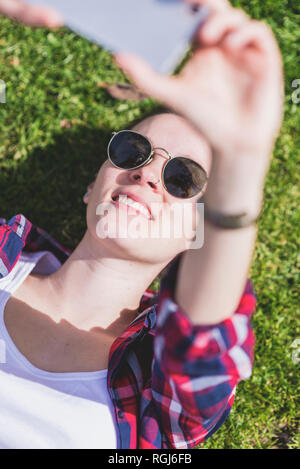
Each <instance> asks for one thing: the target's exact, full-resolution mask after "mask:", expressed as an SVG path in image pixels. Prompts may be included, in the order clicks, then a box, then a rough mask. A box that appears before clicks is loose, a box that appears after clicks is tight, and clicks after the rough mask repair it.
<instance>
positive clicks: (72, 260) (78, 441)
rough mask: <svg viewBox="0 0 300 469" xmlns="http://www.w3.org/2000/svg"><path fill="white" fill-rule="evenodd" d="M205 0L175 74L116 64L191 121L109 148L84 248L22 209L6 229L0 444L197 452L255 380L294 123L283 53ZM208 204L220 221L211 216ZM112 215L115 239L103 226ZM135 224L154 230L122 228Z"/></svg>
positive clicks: (241, 18) (227, 9) (260, 28)
mask: <svg viewBox="0 0 300 469" xmlns="http://www.w3.org/2000/svg"><path fill="white" fill-rule="evenodd" d="M196 3H197V2H196ZM199 3H200V2H199ZM201 3H207V4H208V5H209V6H210V7H211V9H212V10H211V16H210V17H209V18H208V19H207V22H206V23H205V25H204V27H203V28H202V29H201V31H199V32H198V36H199V37H200V36H201V46H200V47H198V46H196V49H195V52H194V54H193V55H192V56H191V58H190V60H189V62H188V63H187V64H186V65H185V66H184V68H183V70H182V72H181V73H180V74H179V75H178V76H177V77H176V78H174V77H167V76H160V75H157V74H156V73H155V72H154V71H153V70H151V68H149V67H148V66H147V65H146V64H144V63H143V62H142V61H140V60H139V59H137V58H133V57H128V56H120V57H118V61H119V63H120V64H121V65H122V67H123V68H124V69H125V70H126V71H127V73H128V74H129V75H130V76H131V77H132V78H133V79H134V80H135V82H136V83H137V85H138V86H139V87H140V88H141V89H142V91H143V92H144V93H148V94H152V95H153V96H154V97H155V98H158V99H160V100H162V102H163V103H165V104H166V105H167V106H169V107H170V108H171V109H174V110H175V112H176V113H160V114H157V115H155V116H151V117H148V118H146V119H143V120H142V121H141V122H139V123H138V124H136V125H135V126H134V127H133V128H132V129H130V131H129V132H128V130H127V129H124V130H123V131H121V132H119V133H118V134H116V135H115V136H114V137H113V138H112V139H111V140H110V141H108V142H107V145H108V158H107V159H106V160H105V162H104V163H103V164H102V166H101V167H100V168H99V171H98V173H97V176H96V180H95V181H94V183H92V184H91V186H90V187H89V190H88V192H87V194H86V196H85V197H84V201H85V203H86V204H87V207H86V222H87V223H86V230H85V233H84V235H83V237H82V239H81V241H80V242H79V244H78V245H77V246H76V248H75V250H74V251H73V252H68V251H67V250H66V249H65V248H63V246H61V245H60V244H59V243H57V242H56V241H55V240H54V239H53V238H51V237H50V236H49V235H48V234H47V233H45V232H44V231H43V230H41V229H39V228H37V227H36V226H34V225H33V224H32V223H31V222H30V221H29V220H28V219H27V218H26V217H25V216H24V215H22V214H19V215H16V216H15V217H13V218H11V219H10V220H9V221H5V220H2V221H1V223H0V225H1V226H0V313H1V314H0V340H3V341H5V344H6V347H7V356H6V362H5V363H1V364H0V383H1V385H0V415H4V416H5V432H4V431H3V430H2V431H1V429H0V447H3V448H105V447H106V448H114V449H116V448H123V449H136V448H142V449H156V448H164V449H172V448H173V449H185V448H192V447H194V446H196V445H198V444H199V443H201V442H203V441H205V440H206V439H207V438H209V437H210V436H211V435H212V434H214V433H215V431H216V430H217V429H218V428H219V427H220V426H221V425H222V424H223V422H224V421H225V420H226V418H227V417H228V415H229V413H230V410H231V408H232V405H233V401H234V397H235V392H236V387H237V384H238V383H239V382H240V381H241V380H243V379H245V378H248V377H249V376H250V375H251V370H252V362H253V347H254V335H253V331H252V327H251V317H252V314H253V312H254V310H255V305H256V298H255V295H254V291H253V287H252V283H251V281H250V280H249V279H248V270H249V266H250V262H251V257H252V252H253V248H254V242H255V238H256V232H257V228H256V225H255V220H256V218H257V215H258V213H259V212H260V209H261V202H262V194H263V185H264V178H265V175H266V172H267V169H268V165H269V160H270V150H271V148H272V146H273V143H274V140H275V137H276V135H277V132H278V129H279V125H280V121H281V115H282V110H281V109H282V103H281V86H282V81H281V79H282V74H281V65H280V57H279V54H278V50H277V46H276V43H275V41H274V38H273V36H272V34H271V32H270V31H269V30H268V29H267V28H266V27H265V26H264V25H261V24H259V23H257V22H253V21H251V20H250V19H249V18H248V17H247V16H246V15H244V14H241V13H239V12H237V11H236V10H235V9H233V8H231V6H230V5H229V4H228V3H227V2H226V1H223V0H216V1H214V2H211V1H207V2H205V1H204V0H203V2H201ZM0 6H1V3H0ZM212 25H213V29H214V37H213V38H212V36H211V35H209V34H208V31H209V30H210V28H211V26H212ZM266 65H267V66H266ZM216 82H217V83H218V84H220V83H222V86H218V87H215V84H216ZM262 96H263V97H264V101H262ZM266 103H267V104H268V106H267V108H266ZM225 115H226V119H224V116H225ZM249 174H251V175H252V177H251V178H249ZM200 197H202V198H203V197H204V200H205V206H207V207H208V211H209V213H212V212H213V213H217V214H218V216H217V217H215V218H214V220H212V219H211V218H210V219H209V220H208V219H206V220H205V221H203V220H201V219H199V217H198V211H197V205H198V201H199V198H200ZM175 207H176V209H177V211H176V212H174V216H173V217H170V216H169V213H170V212H172V209H174V208H175ZM102 209H103V211H102V212H101V213H100V212H99V210H102ZM183 213H184V215H185V217H183ZM149 215H151V216H150V217H149ZM245 216H246V218H245ZM241 217H242V220H243V223H242V226H243V228H240V226H241V225H238V224H237V223H236V219H237V218H238V219H240V218H241ZM224 219H225V220H227V223H226V228H225V227H224V225H222V224H221V223H220V220H224ZM245 220H246V221H245ZM100 222H101V223H103V225H102V227H104V228H105V226H106V227H107V228H108V229H109V230H110V229H111V228H112V227H114V228H116V229H115V231H114V235H113V236H112V235H111V233H110V232H109V235H108V236H100V234H101V230H100V231H99V224H100ZM201 222H202V224H204V233H205V242H204V245H203V247H202V248H201V249H193V248H192V247H191V246H192V243H191V240H192V239H193V235H194V233H195V228H196V227H197V226H198V225H199V224H201ZM104 225H105V226H104ZM133 225H134V226H135V227H137V226H139V227H140V228H141V229H142V233H143V235H145V236H135V237H132V236H130V235H128V231H127V234H126V236H122V233H123V232H124V231H125V232H126V230H128V227H129V226H133ZM149 227H150V229H149V230H148V228H149ZM180 228H184V229H181V230H180ZM137 231H138V230H136V232H137ZM165 233H167V236H164V234H165ZM175 233H176V234H178V233H180V234H179V236H178V235H177V236H175ZM166 267H167V271H166V272H165V275H164V277H163V280H162V283H161V287H160V290H159V292H158V293H157V294H155V292H153V291H152V290H150V289H149V285H150V284H151V282H152V281H153V280H154V279H155V278H156V277H157V276H158V275H159V274H160V273H161V272H163V271H164V269H166ZM24 428H26V431H24Z"/></svg>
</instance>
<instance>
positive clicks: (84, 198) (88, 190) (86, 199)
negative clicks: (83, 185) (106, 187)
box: [83, 181, 95, 204]
mask: <svg viewBox="0 0 300 469" xmlns="http://www.w3.org/2000/svg"><path fill="white" fill-rule="evenodd" d="M94 185H95V181H94V182H92V183H91V184H90V185H89V186H88V187H87V190H86V193H85V194H84V196H83V202H84V203H85V204H88V203H89V197H90V194H91V192H92V190H93V187H94Z"/></svg>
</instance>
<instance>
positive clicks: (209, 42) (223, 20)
mask: <svg viewBox="0 0 300 469" xmlns="http://www.w3.org/2000/svg"><path fill="white" fill-rule="evenodd" d="M247 21H249V18H248V16H247V15H246V13H244V12H243V11H241V10H236V9H233V8H232V9H228V10H226V11H223V12H220V11H217V12H215V13H213V14H212V15H211V16H210V17H209V18H208V19H207V20H206V22H205V23H204V25H203V26H202V27H200V28H199V30H198V32H197V33H196V38H197V39H200V41H201V43H202V44H203V45H204V46H213V45H216V44H218V43H219V42H220V41H221V40H222V39H223V37H224V36H225V35H226V34H228V33H229V32H231V31H233V30H235V29H236V28H239V27H241V26H242V25H244V24H245V23H246V22H247Z"/></svg>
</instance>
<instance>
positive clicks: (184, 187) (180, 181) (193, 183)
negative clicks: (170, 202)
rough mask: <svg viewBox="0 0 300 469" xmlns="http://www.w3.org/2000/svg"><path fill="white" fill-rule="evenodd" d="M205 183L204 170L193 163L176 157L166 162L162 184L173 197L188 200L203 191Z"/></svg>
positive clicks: (187, 159)
mask: <svg viewBox="0 0 300 469" xmlns="http://www.w3.org/2000/svg"><path fill="white" fill-rule="evenodd" d="M206 181H207V175H206V172H205V170H204V169H203V168H202V167H201V166H200V165H199V164H198V163H196V162H195V161H193V160H191V159H189V158H184V157H181V156H179V157H176V158H172V159H171V160H169V161H168V163H167V164H166V166H165V170H164V184H165V187H166V189H167V191H168V192H169V193H170V194H171V195H173V196H174V197H178V198H181V199H189V198H190V197H194V196H195V195H197V194H198V193H199V192H201V190H202V189H203V187H204V185H205V183H206Z"/></svg>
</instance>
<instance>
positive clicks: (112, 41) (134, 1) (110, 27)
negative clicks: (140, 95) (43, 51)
mask: <svg viewBox="0 0 300 469" xmlns="http://www.w3.org/2000/svg"><path fill="white" fill-rule="evenodd" d="M27 3H31V4H38V5H47V6H52V7H54V8H55V9H56V10H57V11H59V12H60V13H61V14H62V16H63V18H64V21H65V25H66V26H68V27H69V28H71V29H72V30H74V31H75V32H77V33H79V34H81V35H82V36H84V37H86V38H88V39H90V40H91V41H93V42H95V43H97V44H99V45H101V46H103V47H105V48H107V49H109V50H110V51H112V52H113V53H116V52H131V53H134V54H136V55H138V56H140V57H141V58H143V59H144V60H146V61H147V62H148V63H149V64H150V65H152V67H153V68H154V69H155V70H156V71H158V72H161V73H171V72H172V71H173V70H174V69H175V67H176V66H177V64H178V63H179V62H180V60H181V59H182V58H183V56H184V54H185V53H186V51H187V49H188V47H189V42H190V39H191V38H192V36H193V35H194V33H195V31H196V29H197V28H198V27H199V26H200V25H201V23H202V22H203V21H205V19H206V17H207V15H208V10H207V8H205V7H200V8H199V7H198V8H192V7H191V5H190V4H187V3H184V2H183V1H182V0H84V1H82V0H27Z"/></svg>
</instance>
